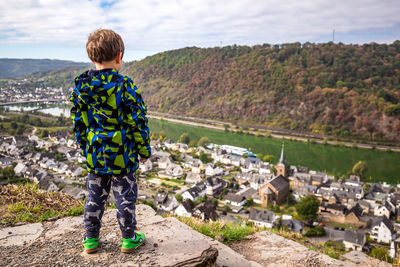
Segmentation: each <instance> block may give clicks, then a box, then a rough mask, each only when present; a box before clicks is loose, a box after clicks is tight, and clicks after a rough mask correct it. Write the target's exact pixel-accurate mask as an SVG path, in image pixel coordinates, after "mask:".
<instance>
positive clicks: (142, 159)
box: [139, 158, 148, 163]
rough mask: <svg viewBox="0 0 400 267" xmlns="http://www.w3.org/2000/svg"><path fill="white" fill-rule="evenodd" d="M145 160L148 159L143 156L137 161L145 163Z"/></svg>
mask: <svg viewBox="0 0 400 267" xmlns="http://www.w3.org/2000/svg"><path fill="white" fill-rule="evenodd" d="M147 160H148V159H145V158H140V159H139V161H140V162H141V163H145V162H146V161H147Z"/></svg>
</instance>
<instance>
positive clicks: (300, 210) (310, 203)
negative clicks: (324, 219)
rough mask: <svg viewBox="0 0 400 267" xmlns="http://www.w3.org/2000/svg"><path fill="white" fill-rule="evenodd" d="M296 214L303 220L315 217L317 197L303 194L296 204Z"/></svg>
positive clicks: (317, 205) (317, 204) (317, 203)
mask: <svg viewBox="0 0 400 267" xmlns="http://www.w3.org/2000/svg"><path fill="white" fill-rule="evenodd" d="M295 207H296V211H297V214H298V215H299V216H300V218H302V219H303V220H307V219H316V218H317V213H318V207H319V201H318V199H317V198H316V197H315V196H313V195H309V196H305V197H303V198H301V200H300V201H299V202H298V203H297V204H296V206H295Z"/></svg>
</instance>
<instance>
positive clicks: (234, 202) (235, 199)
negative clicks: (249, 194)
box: [225, 193, 247, 213]
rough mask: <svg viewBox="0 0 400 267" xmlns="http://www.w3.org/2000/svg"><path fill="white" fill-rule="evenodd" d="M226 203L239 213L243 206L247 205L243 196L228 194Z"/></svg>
mask: <svg viewBox="0 0 400 267" xmlns="http://www.w3.org/2000/svg"><path fill="white" fill-rule="evenodd" d="M225 203H226V204H227V205H230V207H231V208H232V211H233V212H236V213H237V212H239V211H241V210H242V209H243V206H244V205H245V204H246V203H247V199H246V197H245V196H243V195H239V194H234V193H228V194H227V195H226V196H225Z"/></svg>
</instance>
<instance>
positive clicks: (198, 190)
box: [182, 182, 206, 201]
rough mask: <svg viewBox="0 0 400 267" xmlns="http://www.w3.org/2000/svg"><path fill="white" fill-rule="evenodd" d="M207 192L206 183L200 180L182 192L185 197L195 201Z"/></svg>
mask: <svg viewBox="0 0 400 267" xmlns="http://www.w3.org/2000/svg"><path fill="white" fill-rule="evenodd" d="M205 194H206V185H205V183H204V182H199V183H197V184H195V185H194V186H192V187H191V188H189V189H188V190H186V191H185V192H183V193H182V198H183V199H190V200H192V201H195V200H196V199H198V198H200V197H203V196H204V195H205Z"/></svg>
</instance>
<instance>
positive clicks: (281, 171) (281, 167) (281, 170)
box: [275, 144, 287, 177]
mask: <svg viewBox="0 0 400 267" xmlns="http://www.w3.org/2000/svg"><path fill="white" fill-rule="evenodd" d="M275 169H276V175H277V176H279V175H282V176H283V177H286V176H287V167H286V161H285V145H284V144H282V151H281V157H280V159H279V162H278V165H276V167H275Z"/></svg>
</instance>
